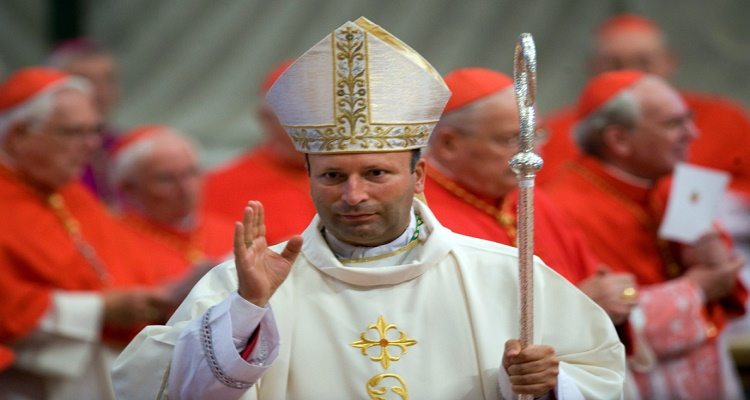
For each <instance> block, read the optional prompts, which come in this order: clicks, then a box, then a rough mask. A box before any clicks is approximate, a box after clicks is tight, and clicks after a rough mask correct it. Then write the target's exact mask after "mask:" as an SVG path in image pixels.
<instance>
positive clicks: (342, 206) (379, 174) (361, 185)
mask: <svg viewBox="0 0 750 400" xmlns="http://www.w3.org/2000/svg"><path fill="white" fill-rule="evenodd" d="M411 157H412V153H411V152H410V151H401V152H389V153H359V154H333V155H320V154H311V155H309V165H310V194H311V196H312V200H313V203H314V204H315V207H316V209H317V211H318V215H319V216H320V218H321V220H322V222H323V225H324V226H325V228H326V229H327V230H328V231H329V232H330V233H331V234H333V235H334V236H335V237H336V238H338V239H339V240H342V241H344V242H346V243H349V244H353V245H357V246H378V245H381V244H385V243H388V242H390V241H392V240H394V239H396V238H397V237H398V236H399V235H401V234H402V233H403V232H404V230H405V229H406V227H407V226H408V224H409V220H410V215H409V214H410V210H411V205H412V199H413V198H414V194H415V193H421V192H422V191H423V190H424V176H425V175H424V161H423V160H420V161H419V162H418V163H417V165H416V168H415V170H414V171H413V172H412V170H411V165H410V162H411Z"/></svg>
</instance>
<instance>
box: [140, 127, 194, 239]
mask: <svg viewBox="0 0 750 400" xmlns="http://www.w3.org/2000/svg"><path fill="white" fill-rule="evenodd" d="M136 167H137V168H136V174H135V175H134V176H133V178H135V179H133V181H132V182H128V183H127V184H126V185H125V186H126V187H127V188H128V193H129V194H130V196H132V201H134V202H135V203H136V204H137V205H138V206H139V208H140V209H141V210H142V212H144V213H145V214H147V215H148V216H150V217H151V218H154V219H156V220H158V221H162V222H166V223H168V224H177V223H180V222H181V221H183V220H184V219H185V218H187V217H190V216H192V215H193V214H194V213H195V211H196V208H197V207H198V198H199V195H200V189H201V174H200V166H199V161H198V157H197V155H196V154H195V151H194V150H193V149H192V148H191V147H190V146H188V145H187V144H186V143H185V142H183V141H182V140H179V139H173V138H162V140H161V141H160V142H157V143H155V145H154V148H153V149H152V150H151V152H150V154H148V155H147V156H146V157H143V159H141V160H140V162H139V163H138V165H137V166H136Z"/></svg>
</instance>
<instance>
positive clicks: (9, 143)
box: [2, 121, 30, 155]
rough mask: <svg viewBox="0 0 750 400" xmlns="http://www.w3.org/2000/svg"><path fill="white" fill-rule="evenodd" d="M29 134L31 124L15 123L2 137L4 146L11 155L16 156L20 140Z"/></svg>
mask: <svg viewBox="0 0 750 400" xmlns="http://www.w3.org/2000/svg"><path fill="white" fill-rule="evenodd" d="M29 134H30V131H29V124H28V123H27V122H21V121H16V122H13V123H11V124H10V125H9V126H8V129H7V130H6V131H5V134H4V135H3V137H2V146H3V148H4V149H5V151H6V152H7V153H8V154H9V155H14V154H15V149H16V147H17V146H18V144H19V140H21V139H23V138H24V137H26V136H27V135H29Z"/></svg>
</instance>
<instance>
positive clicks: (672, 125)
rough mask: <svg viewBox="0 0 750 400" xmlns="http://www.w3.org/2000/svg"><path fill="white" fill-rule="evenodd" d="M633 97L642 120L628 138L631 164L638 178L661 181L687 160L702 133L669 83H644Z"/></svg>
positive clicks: (640, 84)
mask: <svg viewBox="0 0 750 400" xmlns="http://www.w3.org/2000/svg"><path fill="white" fill-rule="evenodd" d="M633 94H634V95H635V97H636V99H637V100H638V102H639V104H640V113H641V118H640V120H639V121H638V123H637V125H636V128H635V131H634V132H633V133H632V134H631V135H629V137H628V140H629V147H630V154H629V160H628V162H629V163H630V165H631V168H632V170H633V171H635V172H636V173H637V175H639V176H641V177H644V178H648V179H658V178H660V177H663V176H665V175H668V174H669V173H671V172H672V169H673V168H674V167H675V165H676V164H677V162H679V161H682V160H685V158H686V157H687V155H688V146H689V145H690V142H692V141H693V139H695V138H696V137H697V136H698V130H697V128H696V127H695V124H694V123H693V119H692V113H691V111H690V110H689V109H688V107H687V106H686V105H685V102H684V100H683V99H682V97H681V96H680V95H679V93H677V91H675V90H674V89H673V88H672V87H671V86H669V84H667V83H666V82H665V81H663V80H661V79H657V78H652V79H648V78H647V79H644V80H642V81H640V82H639V83H637V84H636V86H634V87H633Z"/></svg>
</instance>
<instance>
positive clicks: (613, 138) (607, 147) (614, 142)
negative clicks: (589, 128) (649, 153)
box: [602, 125, 633, 158]
mask: <svg viewBox="0 0 750 400" xmlns="http://www.w3.org/2000/svg"><path fill="white" fill-rule="evenodd" d="M632 137H633V132H632V131H631V130H629V129H626V128H625V127H624V126H621V125H609V126H607V127H605V128H604V131H603V132H602V146H603V147H604V149H603V151H604V152H606V153H609V154H611V155H613V156H615V157H617V158H622V157H627V156H629V155H630V154H631V153H632V152H633V146H632Z"/></svg>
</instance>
